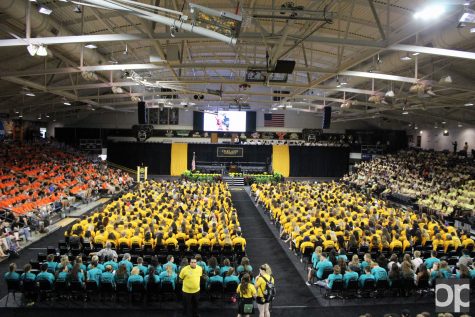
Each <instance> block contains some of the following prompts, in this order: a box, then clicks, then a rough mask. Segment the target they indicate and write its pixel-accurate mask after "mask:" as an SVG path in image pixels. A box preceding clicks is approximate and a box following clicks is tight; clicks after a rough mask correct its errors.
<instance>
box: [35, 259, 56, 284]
mask: <svg viewBox="0 0 475 317" xmlns="http://www.w3.org/2000/svg"><path fill="white" fill-rule="evenodd" d="M43 280H46V281H48V282H49V283H50V284H51V285H53V283H54V275H53V274H51V273H50V272H48V263H43V264H42V265H41V272H40V273H39V274H38V275H37V276H36V281H37V282H39V281H43Z"/></svg>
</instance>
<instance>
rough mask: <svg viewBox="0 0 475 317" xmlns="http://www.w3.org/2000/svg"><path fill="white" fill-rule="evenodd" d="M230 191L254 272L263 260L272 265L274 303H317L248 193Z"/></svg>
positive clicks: (293, 304)
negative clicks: (274, 289)
mask: <svg viewBox="0 0 475 317" xmlns="http://www.w3.org/2000/svg"><path fill="white" fill-rule="evenodd" d="M231 195H232V200H233V204H234V206H235V207H236V210H237V212H238V219H239V222H240V224H241V228H242V233H243V236H244V237H245V238H246V241H247V246H246V252H247V254H248V256H249V258H250V259H251V265H252V267H253V269H254V276H257V274H259V267H260V266H261V265H262V264H264V263H268V264H269V265H270V267H271V268H272V272H273V275H274V278H275V281H276V287H277V295H278V296H276V300H275V301H274V306H315V305H316V304H318V303H317V302H316V300H315V298H314V297H313V296H312V294H311V292H310V291H309V290H308V288H307V287H303V286H305V285H303V286H302V283H301V282H300V281H301V278H300V276H299V274H298V272H297V270H296V269H295V267H294V266H293V265H292V263H291V262H290V261H289V258H288V256H287V255H286V254H285V252H284V250H283V249H282V248H281V246H280V245H279V243H278V241H277V240H276V239H275V237H274V235H273V234H272V232H271V231H270V229H269V227H268V226H267V225H266V223H265V222H264V219H263V218H262V217H261V216H260V215H259V213H258V211H257V209H256V207H255V206H254V204H253V202H252V201H251V199H250V198H249V195H248V194H247V193H246V192H245V191H244V190H233V191H232V192H231Z"/></svg>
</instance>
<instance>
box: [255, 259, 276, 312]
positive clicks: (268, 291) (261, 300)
mask: <svg viewBox="0 0 475 317" xmlns="http://www.w3.org/2000/svg"><path fill="white" fill-rule="evenodd" d="M274 283H275V281H274V276H272V270H271V268H270V266H269V264H262V265H261V267H260V269H259V275H258V276H257V279H256V288H257V308H258V309H259V317H270V310H269V306H270V304H271V302H272V300H273V299H274V295H275V287H274V285H275V284H274Z"/></svg>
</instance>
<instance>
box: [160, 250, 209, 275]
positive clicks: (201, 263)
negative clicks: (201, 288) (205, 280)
mask: <svg viewBox="0 0 475 317" xmlns="http://www.w3.org/2000/svg"><path fill="white" fill-rule="evenodd" d="M195 258H196V264H197V265H199V266H201V268H202V269H203V272H208V271H207V270H208V266H207V265H206V262H205V261H203V258H202V257H201V255H200V254H197V255H196V256H195ZM186 265H188V263H187V264H186ZM186 265H180V266H181V268H184V267H185V266H186ZM163 270H165V267H164V268H163ZM175 272H176V271H175Z"/></svg>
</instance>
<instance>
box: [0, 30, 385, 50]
mask: <svg viewBox="0 0 475 317" xmlns="http://www.w3.org/2000/svg"><path fill="white" fill-rule="evenodd" d="M265 37H266V41H268V43H273V44H275V43H278V42H279V41H280V39H281V36H280V35H265ZM204 38H206V37H204V36H200V35H199V34H196V33H186V32H178V33H176V34H175V37H174V38H172V37H171V36H170V35H169V34H168V33H166V34H163V33H162V34H154V35H153V37H149V36H147V35H145V34H101V35H74V36H55V37H36V38H30V39H29V40H28V39H26V38H20V39H7V40H0V47H9V46H28V43H30V44H36V45H40V44H43V45H58V44H71V43H100V42H118V41H119V42H121V41H157V40H170V39H177V40H198V39H204ZM288 38H289V40H295V41H297V40H300V38H299V37H298V36H295V35H293V36H290V35H289V37H288ZM260 39H262V35H261V34H259V33H243V34H240V35H239V40H240V41H241V42H242V41H248V40H249V41H253V42H254V41H256V40H260ZM28 41H29V42H28ZM209 41H211V42H214V43H216V42H215V41H212V40H209ZM305 42H318V43H322V44H335V45H350V46H363V47H374V48H383V47H384V46H385V45H384V42H381V41H370V40H354V39H341V38H340V39H339V38H336V37H335V38H333V37H324V36H310V37H308V38H306V39H305ZM219 44H221V43H219Z"/></svg>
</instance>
